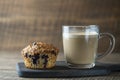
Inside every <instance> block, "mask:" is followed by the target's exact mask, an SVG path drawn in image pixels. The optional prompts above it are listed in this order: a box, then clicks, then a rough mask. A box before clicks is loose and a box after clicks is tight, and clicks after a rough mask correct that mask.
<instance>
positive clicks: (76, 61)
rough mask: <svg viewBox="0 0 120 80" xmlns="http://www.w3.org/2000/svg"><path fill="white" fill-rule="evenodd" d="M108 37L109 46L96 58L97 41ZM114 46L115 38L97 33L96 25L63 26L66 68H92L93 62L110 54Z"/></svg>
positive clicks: (107, 34) (108, 34)
mask: <svg viewBox="0 0 120 80" xmlns="http://www.w3.org/2000/svg"><path fill="white" fill-rule="evenodd" d="M102 37H108V38H109V40H110V46H109V48H108V50H107V51H106V52H105V53H103V54H102V55H98V56H97V48H98V40H99V39H100V38H102ZM114 46H115V38H114V36H113V35H112V34H110V33H99V27H98V26H97V25H88V26H63V49H64V55H65V58H66V62H67V64H68V67H70V68H92V67H94V66H95V60H96V59H101V58H102V57H104V56H106V55H108V54H110V53H111V52H112V51H113V49H114Z"/></svg>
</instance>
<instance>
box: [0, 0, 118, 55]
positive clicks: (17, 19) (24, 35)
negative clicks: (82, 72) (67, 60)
mask: <svg viewBox="0 0 120 80" xmlns="http://www.w3.org/2000/svg"><path fill="white" fill-rule="evenodd" d="M89 24H98V25H100V31H101V32H109V33H112V34H113V35H114V36H115V38H116V46H115V50H114V53H120V0H0V50H1V51H2V50H3V51H20V50H21V49H22V48H24V47H25V46H26V45H28V44H29V43H31V42H34V41H44V42H47V43H52V44H54V45H55V46H57V47H58V48H60V51H61V52H62V50H63V49H62V34H61V32H62V29H61V28H62V25H89ZM100 43H101V44H100V47H99V50H100V51H104V50H105V49H106V48H107V46H108V41H106V40H105V39H104V40H101V41H100Z"/></svg>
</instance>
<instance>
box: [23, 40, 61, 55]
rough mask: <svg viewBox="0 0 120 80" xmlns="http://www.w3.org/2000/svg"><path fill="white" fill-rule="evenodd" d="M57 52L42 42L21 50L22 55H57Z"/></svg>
mask: <svg viewBox="0 0 120 80" xmlns="http://www.w3.org/2000/svg"><path fill="white" fill-rule="evenodd" d="M58 52H59V50H58V49H57V48H56V47H54V46H53V45H52V44H47V43H44V42H33V43H32V44H30V45H28V46H27V47H25V48H24V49H23V50H22V54H25V53H29V54H31V55H34V54H43V53H44V54H49V53H53V54H58Z"/></svg>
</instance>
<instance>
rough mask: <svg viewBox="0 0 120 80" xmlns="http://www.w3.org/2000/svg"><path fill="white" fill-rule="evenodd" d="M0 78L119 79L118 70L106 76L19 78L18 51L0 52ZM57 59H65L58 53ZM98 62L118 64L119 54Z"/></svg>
mask: <svg viewBox="0 0 120 80" xmlns="http://www.w3.org/2000/svg"><path fill="white" fill-rule="evenodd" d="M0 57H1V58H0V80H120V72H114V73H112V74H110V75H107V76H97V77H80V78H21V77H19V76H18V75H17V72H16V64H17V62H21V61H23V60H22V57H21V55H20V52H4V51H1V52H0ZM57 60H58V61H60V60H62V61H63V60H65V59H64V57H63V54H62V53H60V54H59V56H58V59H57ZM100 62H104V63H114V64H118V63H119V64H120V54H111V55H108V56H106V57H105V58H103V59H101V60H100Z"/></svg>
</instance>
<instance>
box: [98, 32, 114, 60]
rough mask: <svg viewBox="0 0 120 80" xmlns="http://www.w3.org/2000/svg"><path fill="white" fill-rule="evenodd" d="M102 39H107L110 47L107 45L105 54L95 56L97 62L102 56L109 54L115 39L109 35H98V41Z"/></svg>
mask: <svg viewBox="0 0 120 80" xmlns="http://www.w3.org/2000/svg"><path fill="white" fill-rule="evenodd" d="M103 37H108V38H109V40H110V45H109V48H108V49H107V51H106V52H105V53H102V54H101V55H98V56H97V58H96V59H97V60H99V59H101V58H103V57H104V56H106V55H108V54H110V53H111V52H112V51H113V49H114V47H115V37H114V36H113V35H112V34H110V33H100V35H99V39H101V38H103Z"/></svg>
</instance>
